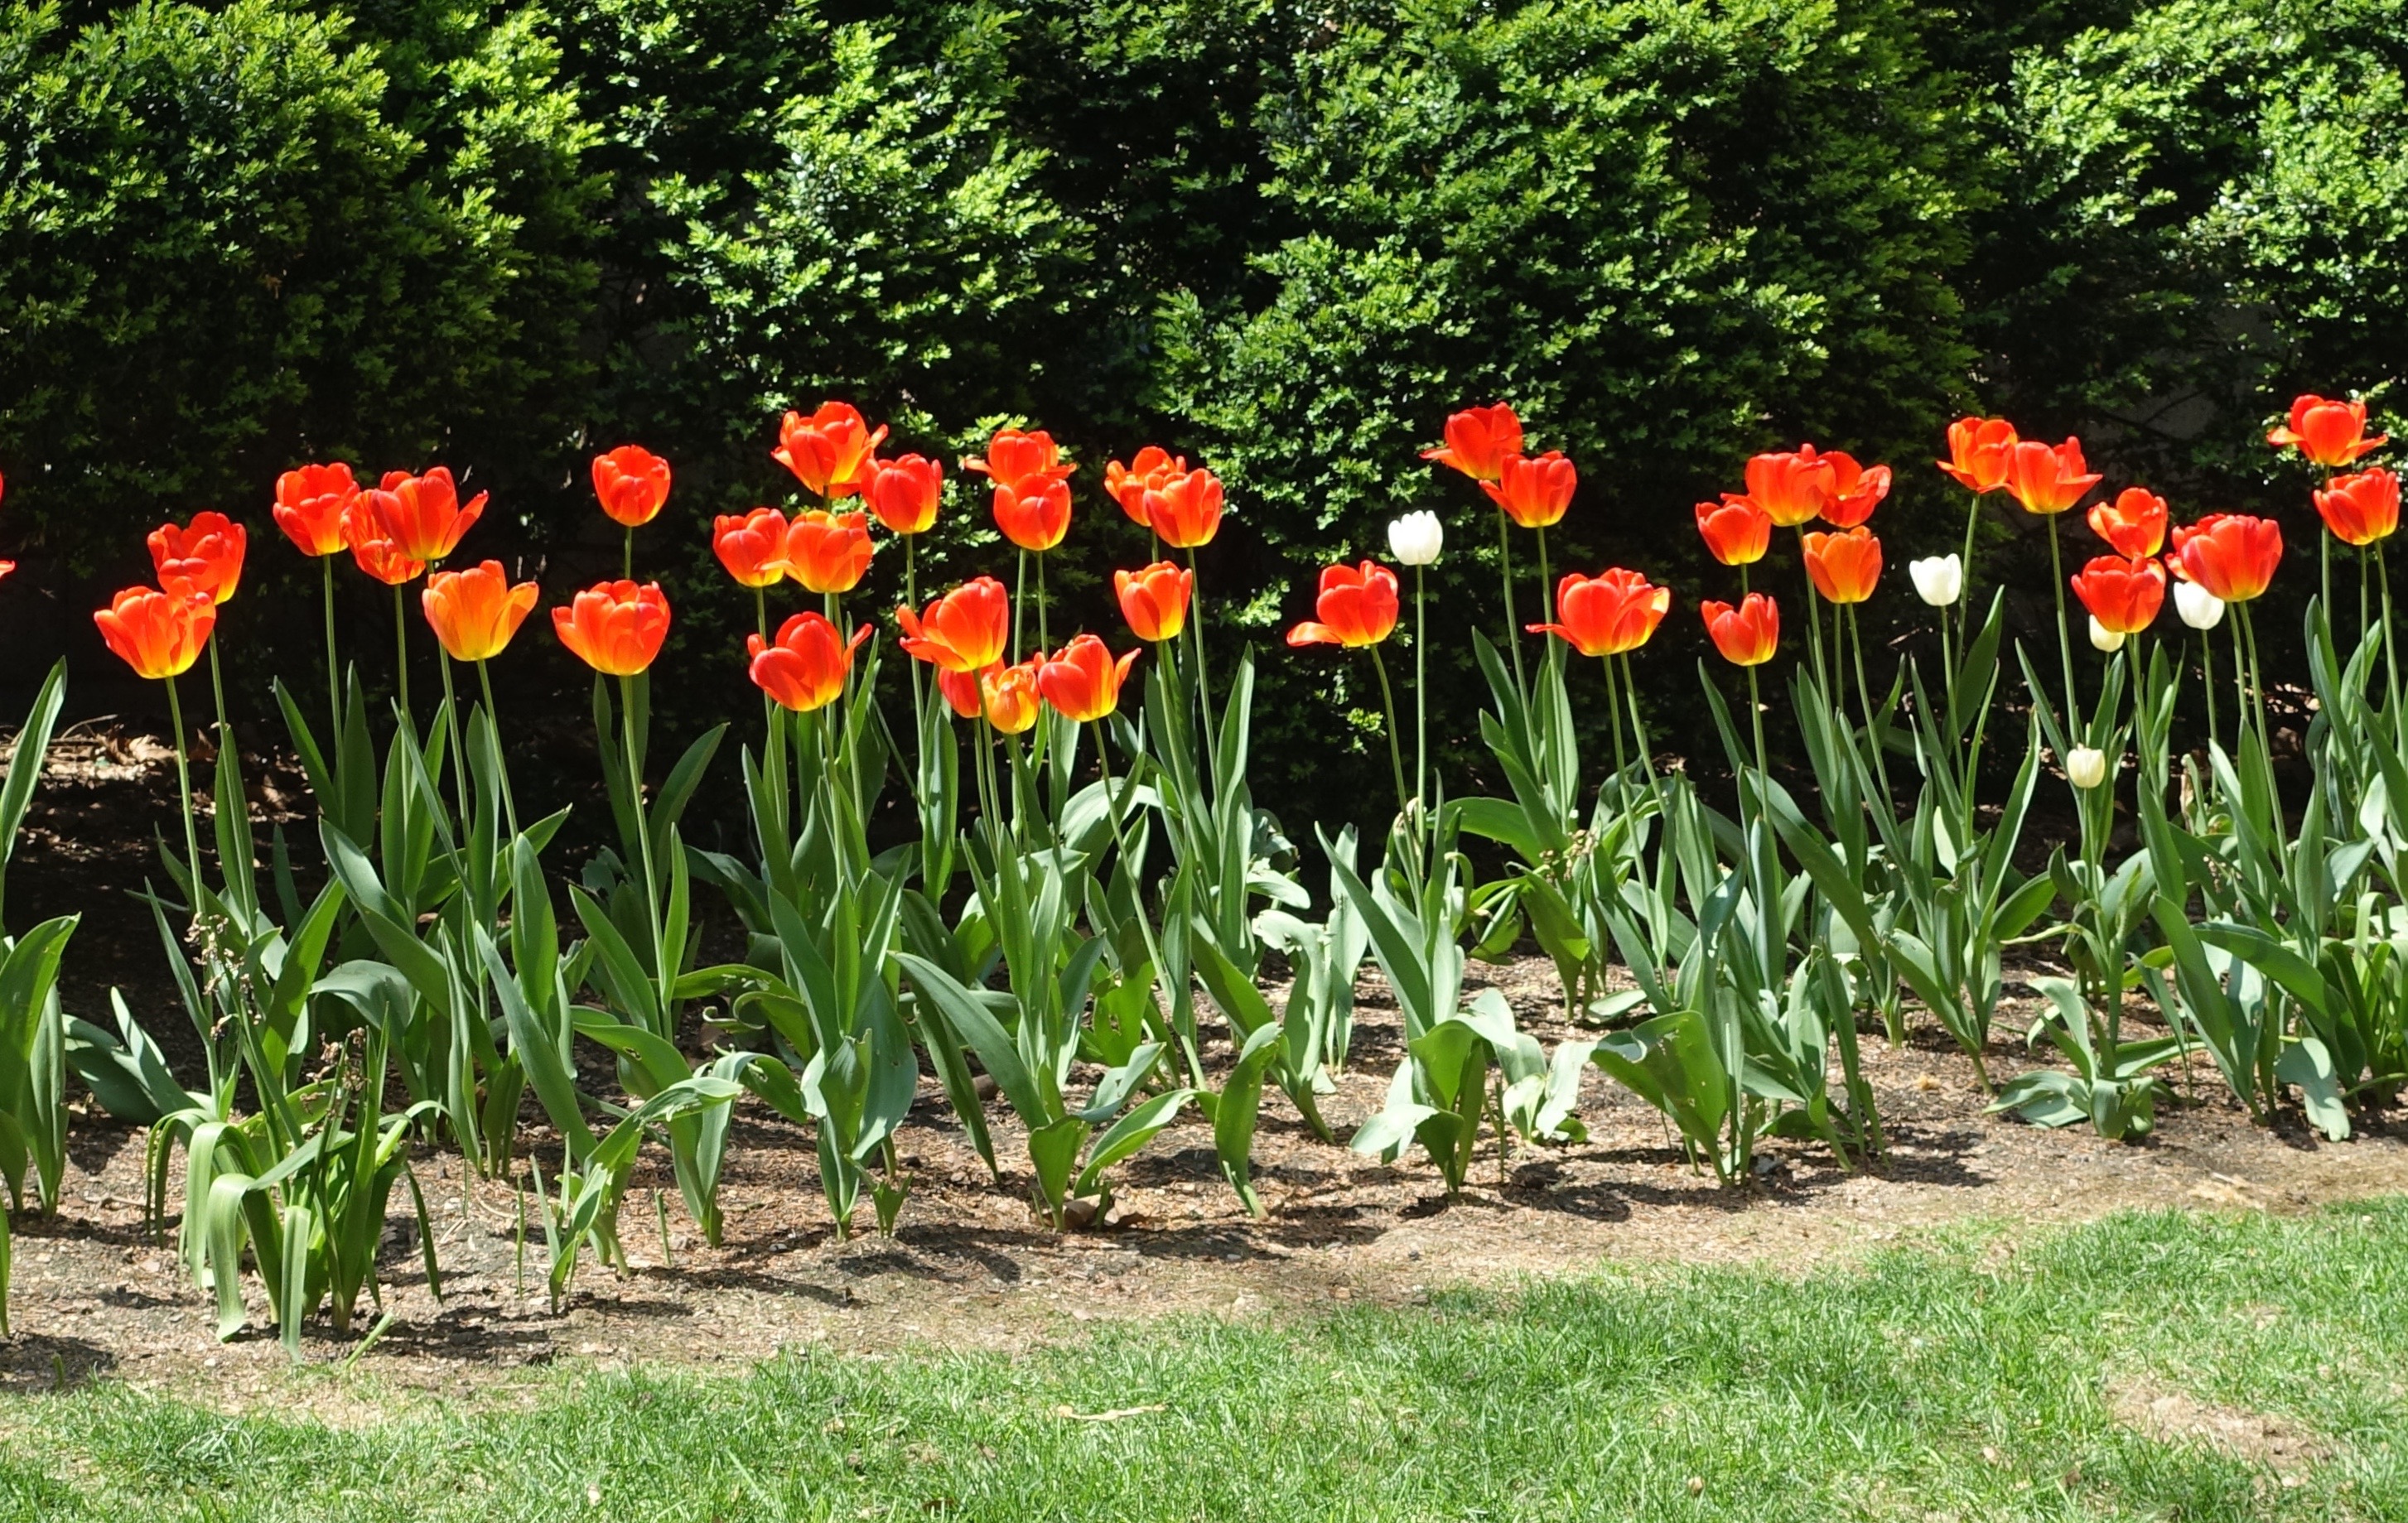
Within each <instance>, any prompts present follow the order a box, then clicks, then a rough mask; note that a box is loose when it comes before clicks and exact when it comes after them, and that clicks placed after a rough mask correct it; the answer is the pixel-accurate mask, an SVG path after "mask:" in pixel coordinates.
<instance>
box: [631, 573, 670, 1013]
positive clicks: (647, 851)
mask: <svg viewBox="0 0 2408 1523" xmlns="http://www.w3.org/2000/svg"><path fill="white" fill-rule="evenodd" d="M631 534H632V531H631ZM619 719H620V725H619V729H620V733H621V736H622V738H623V739H624V741H625V743H626V750H627V796H628V801H629V803H630V804H633V805H634V807H635V812H636V855H637V857H638V860H639V861H640V862H641V864H642V868H643V874H644V913H645V915H646V916H647V917H648V918H647V919H646V920H645V922H644V924H645V929H646V931H647V932H649V933H650V935H651V937H652V971H653V975H654V976H655V977H657V978H658V979H659V980H660V986H661V1009H660V1018H661V1031H660V1034H661V1035H662V1036H663V1037H668V1036H670V1035H671V1034H672V1032H674V1031H675V1030H676V1026H677V1019H676V1012H675V1011H674V1010H672V1009H671V1008H670V1005H669V991H670V989H672V988H673V987H674V985H675V982H676V981H675V980H674V979H672V978H671V977H670V976H669V949H668V948H667V947H665V946H663V945H662V944H661V884H660V878H659V876H658V875H655V874H654V873H653V871H652V821H651V820H649V819H647V818H645V817H644V774H643V765H644V763H643V753H642V751H641V750H639V749H638V747H637V745H636V679H635V678H634V677H632V676H623V677H621V678H620V679H619Z"/></svg>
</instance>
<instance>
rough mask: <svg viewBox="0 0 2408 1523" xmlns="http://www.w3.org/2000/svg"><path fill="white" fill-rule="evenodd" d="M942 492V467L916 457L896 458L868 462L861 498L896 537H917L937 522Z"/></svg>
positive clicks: (943, 485)
mask: <svg viewBox="0 0 2408 1523" xmlns="http://www.w3.org/2000/svg"><path fill="white" fill-rule="evenodd" d="M944 489H945V468H944V467H943V466H942V465H939V464H938V463H936V462H935V461H933V460H929V459H926V458H925V457H924V456H920V455H898V456H896V458H895V459H893V460H880V461H872V462H871V463H870V473H869V486H868V487H867V489H866V490H865V491H863V492H862V496H863V497H864V498H866V499H867V501H868V503H869V510H870V511H871V512H872V513H875V514H877V515H878V521H879V522H881V523H882V524H884V525H886V527H887V528H889V529H892V530H893V531H895V532H896V534H925V533H926V532H927V530H928V526H929V525H930V524H933V523H935V522H936V521H937V505H938V504H939V502H940V501H941V500H942V499H943V496H944Z"/></svg>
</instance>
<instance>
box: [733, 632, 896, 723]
mask: <svg viewBox="0 0 2408 1523" xmlns="http://www.w3.org/2000/svg"><path fill="white" fill-rule="evenodd" d="M868 638H869V626H868V625H867V624H864V625H863V626H862V627H861V628H859V629H857V630H855V631H853V639H852V640H851V641H850V642H847V641H846V639H845V638H844V636H843V635H841V634H839V633H837V628H836V626H835V625H834V624H831V623H829V622H828V620H827V619H826V618H825V617H824V615H821V614H818V613H811V612H805V613H798V614H796V615H795V617H793V618H792V619H787V620H786V621H785V623H783V624H782V625H780V626H779V629H778V638H777V639H776V640H774V641H770V640H764V639H762V638H761V636H759V635H758V634H748V635H746V636H745V637H744V649H745V653H746V654H748V655H750V656H751V657H752V658H753V661H752V665H751V667H750V668H749V672H750V675H751V676H752V678H753V686H754V687H756V688H758V689H760V690H762V691H763V692H766V693H767V694H768V695H769V696H770V697H771V698H773V699H775V700H777V702H778V703H779V704H780V705H781V706H783V707H786V708H790V709H793V710H794V711H795V712H796V713H797V714H809V713H810V712H811V711H812V710H813V709H818V708H825V707H827V705H830V704H832V703H835V702H836V701H837V699H838V698H839V697H840V696H842V695H843V692H844V684H845V680H846V678H848V677H850V676H852V675H853V652H854V651H856V650H858V649H860V648H861V642H862V641H864V640H867V639H868Z"/></svg>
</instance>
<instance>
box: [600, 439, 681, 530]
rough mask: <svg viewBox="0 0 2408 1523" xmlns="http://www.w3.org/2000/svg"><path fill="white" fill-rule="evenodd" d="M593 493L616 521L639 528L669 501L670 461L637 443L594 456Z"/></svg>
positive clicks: (632, 527)
mask: <svg viewBox="0 0 2408 1523" xmlns="http://www.w3.org/2000/svg"><path fill="white" fill-rule="evenodd" d="M594 495H595V497H596V498H598V499H599V500H600V501H601V504H602V511H603V512H605V513H607V514H609V516H610V520H611V521H612V522H614V523H621V524H624V525H625V526H626V527H628V528H630V529H640V528H642V527H643V526H644V525H645V524H648V523H650V522H652V520H653V519H654V518H656V517H658V516H659V514H660V511H661V505H662V504H663V503H666V502H667V501H668V500H669V463H668V462H667V461H665V460H663V459H661V457H660V456H658V455H655V454H653V453H652V451H651V450H649V449H647V448H644V447H643V446H641V445H638V444H623V445H621V446H620V447H619V448H616V449H613V450H611V451H610V452H609V454H607V455H596V456H595V457H594Z"/></svg>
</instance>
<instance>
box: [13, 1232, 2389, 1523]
mask: <svg viewBox="0 0 2408 1523" xmlns="http://www.w3.org/2000/svg"><path fill="white" fill-rule="evenodd" d="M2000 1249H2001V1245H2000V1241H1999V1240H1997V1239H1995V1238H1990V1237H1985V1236H1984V1235H1982V1234H1980V1233H1977V1232H1965V1233H1959V1234H1956V1235H1953V1236H1951V1237H1948V1238H1945V1239H1942V1240H1939V1241H1937V1242H1936V1243H1935V1244H1933V1245H1928V1246H1925V1247H1920V1248H1916V1249H1913V1250H1901V1251H1897V1252H1890V1253H1885V1254H1883V1255H1881V1256H1879V1257H1877V1258H1875V1259H1874V1260H1871V1261H1870V1262H1869V1263H1867V1264H1865V1265H1863V1266H1860V1267H1856V1268H1850V1269H1834V1270H1831V1271H1828V1272H1825V1273H1820V1274H1814V1275H1812V1276H1810V1277H1807V1278H1804V1279H1802V1280H1789V1279H1784V1278H1781V1277H1778V1276H1775V1275H1771V1274H1762V1273H1756V1272H1746V1271H1733V1270H1715V1271H1653V1270H1650V1271H1630V1272H1619V1271H1617V1272H1609V1273H1603V1274H1596V1275H1592V1276H1588V1277H1584V1278H1582V1279H1580V1280H1577V1281H1573V1282H1569V1283H1563V1284H1551V1285H1544V1286H1539V1287H1534V1288H1529V1289H1527V1290H1525V1291H1523V1292H1520V1293H1517V1294H1512V1295H1489V1294H1472V1293H1456V1294H1449V1295H1443V1296H1441V1297H1439V1298H1437V1299H1436V1301H1435V1302H1433V1303H1432V1304H1430V1305H1428V1306H1426V1307H1416V1308H1412V1309H1409V1310H1401V1311H1382V1310H1373V1309H1362V1310H1352V1311H1346V1312H1341V1313H1340V1314H1338V1315H1336V1316H1333V1317H1326V1318H1314V1319H1310V1320H1298V1321H1293V1322H1289V1323H1287V1324H1284V1325H1249V1326H1227V1325H1223V1324H1220V1323H1217V1322H1212V1321H1202V1320H1184V1321H1177V1322H1165V1323H1156V1324H1153V1325H1150V1326H1140V1327H1133V1328H1121V1329H1115V1330H1111V1331H1103V1332H1099V1333H1094V1334H1092V1335H1086V1336H1083V1337H1082V1339H1081V1341H1079V1342H1078V1343H1076V1344H1074V1345H1066V1346H1061V1347H1055V1348H1049V1349H1045V1350H1042V1351H1039V1352H1036V1353H1032V1354H1029V1355H1026V1356H1024V1357H1021V1358H1018V1359H1005V1358H1000V1357H993V1356H975V1357H973V1356H953V1355H947V1354H943V1353H937V1352H931V1353H927V1354H924V1355H921V1356H918V1357H915V1358H910V1359H845V1358H833V1357H810V1358H805V1357H796V1358H792V1359H783V1360H781V1361H779V1362H775V1363H772V1364H768V1365H766V1366H763V1367H761V1368H759V1369H756V1370H754V1371H753V1372H752V1373H750V1374H744V1375H740V1376H701V1375H688V1374H671V1373H638V1374H624V1375H602V1374H592V1373H573V1372H564V1373H560V1374H553V1375H550V1376H546V1377H543V1378H542V1379H541V1380H540V1381H539V1382H538V1384H537V1385H536V1386H535V1387H534V1388H533V1389H532V1391H531V1392H530V1391H529V1390H528V1389H527V1388H511V1389H509V1390H507V1391H494V1392H489V1393H488V1394H487V1395H485V1396H483V1397H477V1398H468V1399H465V1400H463V1401H461V1402H453V1403H449V1404H445V1403H436V1402H427V1401H425V1400H424V1399H423V1398H420V1399H413V1400H411V1401H409V1402H403V1403H400V1404H398V1406H397V1412H398V1414H399V1415H397V1416H394V1418H392V1419H391V1420H388V1421H384V1422H381V1423H377V1424H373V1425H370V1426H367V1427H365V1428H361V1427H357V1426H351V1427H348V1428H343V1429H335V1428H328V1427H325V1426H322V1425H320V1424H318V1423H315V1422H312V1421H310V1420H308V1419H307V1418H306V1416H299V1415H298V1414H300V1413H303V1412H306V1409H307V1405H308V1400H309V1398H310V1395H311V1394H312V1393H313V1392H319V1393H323V1392H326V1391H328V1390H329V1389H330V1388H331V1382H332V1380H333V1377H331V1376H328V1375H326V1374H322V1373H319V1374H309V1373H304V1374H297V1375H295V1376H294V1377H293V1381H294V1389H293V1391H292V1392H291V1393H290V1396H289V1398H288V1399H286V1400H284V1401H282V1402H279V1403H278V1404H279V1406H281V1407H282V1408H283V1409H284V1411H285V1412H286V1413H289V1414H294V1415H277V1416H246V1417H241V1418H226V1417H222V1416H215V1415H212V1414H210V1413H208V1412H206V1411H202V1410H199V1409H196V1408H193V1407H191V1406H187V1405H183V1404H179V1403H177V1402H170V1401H165V1400H161V1399H157V1398H153V1397H147V1396H143V1395H139V1394H136V1393H135V1392H132V1391H129V1390H126V1389H124V1388H112V1387H108V1386H102V1387H98V1388H92V1389H87V1390H81V1391H72V1392H69V1393H66V1394H63V1395H54V1396H37V1397H26V1398H19V1399H14V1400H15V1402H16V1403H17V1405H16V1409H15V1410H13V1411H9V1412H8V1413H7V1416H8V1417H9V1419H10V1420H9V1424H8V1426H9V1428H10V1429H11V1430H13V1432H12V1440H11V1442H10V1443H9V1444H8V1445H7V1455H6V1457H5V1458H0V1516H7V1517H23V1518H42V1519H46V1520H66V1519H79V1518H100V1519H108V1520H109V1523H128V1520H129V1519H138V1520H139V1523H165V1520H169V1519H186V1518H190V1519H246V1520H247V1519H312V1520H315V1519H343V1520H346V1523H349V1520H354V1519H357V1520H363V1523H366V1520H380V1519H393V1520H402V1519H409V1520H412V1523H417V1520H434V1519H471V1520H475V1523H497V1520H503V1519H521V1518H525V1519H538V1518H540V1519H547V1520H550V1519H576V1518H587V1517H591V1518H596V1519H603V1518H607V1519H612V1520H628V1519H669V1518H675V1519H693V1520H697V1523H699V1520H705V1519H726V1520H734V1519H750V1518H761V1519H780V1520H784V1519H801V1518H821V1517H828V1518H853V1517H862V1516H873V1517H874V1516H892V1517H897V1518H902V1517H927V1516H942V1517H958V1518H994V1519H1009V1520H1012V1523H1027V1520H1035V1519H1046V1518H1110V1519H1123V1518H1132V1519H1134V1518H1181V1519H1185V1518H1210V1519H1216V1520H1218V1519H1240V1518H1297V1519H1311V1520H1313V1523H1328V1520H1334V1519H1348V1518H1373V1517H1377V1518H1448V1519H1469V1518H1500V1519H1501V1518H1528V1519H1534V1520H1546V1523H1559V1520H1566V1519H1585V1518H1624V1517H1637V1518H1658V1517H1661V1518H1676V1519H1684V1520H1688V1519H1722V1518H1728V1519H1745V1520H1749V1523H1774V1520H1786V1519H1798V1520H1801V1523H1802V1520H1807V1519H1813V1520H1816V1523H1821V1520H1826V1519H1832V1518H1855V1517H1869V1518H1900V1519H1915V1520H1918V1523H1922V1520H1933V1519H1942V1518H1950V1519H1958V1520H1970V1519H1974V1518H2066V1519H2076V1518H2080V1519H2088V1518H2153V1519H2166V1520H2177V1519H2179V1520H2183V1523H2202V1520H2208V1519H2218V1518H2236V1519H2238V1518H2249V1519H2257V1518H2301V1519H2311V1518H2314V1519H2343V1518H2349V1519H2366V1520H2369V1523H2373V1520H2379V1519H2401V1518H2408V1442H2403V1441H2408V1400H2403V1397H2402V1392H2401V1386H2400V1385H2398V1384H2395V1382H2396V1381H2399V1380H2401V1379H2408V1358H2403V1357H2402V1355H2401V1352H2400V1351H2401V1349H2402V1348H2403V1347H2408V1202H2403V1201H2389V1202H2383V1203H2374V1204H2371V1205H2365V1206H2357V1207H2350V1208H2347V1209H2341V1210H2335V1211H2332V1212H2329V1213H2328V1214H2325V1215H2322V1216H2318V1217H2311V1218H2307V1219H2301V1220H2271V1219H2266V1218H2261V1217H2250V1218H2246V1219H2238V1220H2235V1219H2218V1218H2211V1217H2190V1216H2184V1215H2161V1216H2128V1217H2116V1218H2113V1219H2110V1220H2108V1221H2105V1222H2102V1223H2100V1224H2098V1225H2095V1226H2091V1227H2086V1228H2083V1229H2080V1230H2076V1231H2067V1232H2064V1233H2062V1234H2059V1235H2053V1236H2047V1237H2043V1238H2042V1239H2040V1240H2038V1241H2037V1242H2033V1243H2027V1244H2026V1245H2024V1246H2023V1247H2022V1248H2021V1249H2020V1251H2018V1252H2015V1253H2014V1254H2012V1255H2009V1254H2006V1253H2004V1252H2003V1251H2000ZM695 1331H696V1333H697V1334H698V1335H701V1334H706V1333H707V1330H703V1329H697V1330H695ZM2134 1381H2137V1382H2143V1383H2146V1384H2148V1385H2149V1386H2150V1387H2151V1388H2152V1389H2154V1390H2165V1391H2175V1390H2178V1391H2181V1392H2184V1393H2186V1394H2187V1395H2189V1396H2191V1397H2193V1398H2195V1399H2197V1400H2199V1401H2201V1402H2222V1403H2229V1404H2230V1405H2232V1406H2237V1407H2242V1408H2246V1409H2248V1410H2250V1411H2252V1412H2256V1413H2261V1414H2265V1415H2268V1416H2273V1417H2276V1418H2279V1419H2280V1420H2282V1421H2283V1422H2284V1423H2286V1424H2288V1425H2289V1426H2290V1427H2291V1428H2292V1429H2294V1430H2298V1431H2300V1432H2302V1433H2308V1434H2313V1435H2314V1436H2315V1439H2316V1441H2317V1442H2318V1443H2320V1444H2321V1445H2323V1449H2324V1452H2323V1455H2322V1457H2321V1458H2320V1459H2316V1460H2315V1462H2314V1463H2312V1464H2310V1465H2307V1466H2305V1467H2302V1469H2301V1473H2300V1475H2298V1476H2297V1477H2295V1479H2296V1481H2297V1483H2298V1484H2294V1485H2284V1484H2281V1483H2280V1482H2279V1481H2278V1480H2277V1479H2276V1477H2275V1476H2274V1475H2273V1474H2272V1473H2271V1472H2270V1471H2269V1470H2268V1469H2267V1468H2266V1467H2265V1466H2264V1465H2262V1464H2257V1463H2252V1462H2250V1461H2248V1460H2245V1459H2238V1458H2232V1457H2229V1456H2226V1455H2222V1454H2219V1453H2216V1452H2214V1451H2212V1450H2210V1449H2207V1448H2205V1447H2202V1446H2200V1445H2193V1444H2185V1443H2163V1442H2158V1441H2156V1440H2153V1439H2150V1438H2147V1437H2143V1436H2142V1435H2141V1434H2138V1433H2135V1432H2132V1431H2130V1430H2126V1429H2124V1428H2122V1427H2119V1426H2118V1425H2117V1424H2116V1423H2115V1421H2114V1417H2113V1416H2112V1413H2111V1410H2110V1408H2111V1402H2110V1399H2109V1397H2108V1395H2107V1391H2108V1389H2109V1388H2110V1387H2111V1386H2113V1385H2115V1384H2116V1383H2119V1382H2134ZM358 1394H359V1393H358V1391H357V1389H356V1388H347V1389H346V1396H347V1402H351V1404H353V1405H354V1406H355V1403H356V1398H357V1396H358ZM530 1395H531V1396H532V1400H528V1399H527V1398H528V1397H529V1396H530ZM1156 1404H1158V1405H1159V1406H1160V1407H1161V1409H1162V1410H1160V1411H1158V1412H1149V1413H1144V1414H1141V1415H1139V1416H1133V1417H1130V1418H1127V1419H1125V1420H1123V1421H1116V1422H1094V1423H1090V1422H1078V1421H1072V1420H1068V1419H1067V1418H1065V1417H1064V1416H1061V1415H1060V1410H1059V1409H1061V1408H1063V1407H1066V1406H1067V1407H1068V1408H1070V1409H1072V1410H1074V1411H1076V1412H1081V1413H1096V1412H1099V1411H1103V1410H1106V1409H1111V1408H1126V1407H1138V1406H1152V1405H1156ZM0 1410H6V1409H0ZM1985 1451H1987V1452H1986V1454H1985ZM1692 1478H1694V1479H1695V1482H1696V1483H1697V1484H1698V1487H1699V1488H1698V1489H1697V1490H1696V1492H1695V1493H1694V1494H1693V1493H1692V1490H1691V1487H1692V1484H1693V1483H1692Z"/></svg>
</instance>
